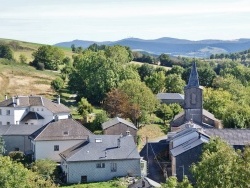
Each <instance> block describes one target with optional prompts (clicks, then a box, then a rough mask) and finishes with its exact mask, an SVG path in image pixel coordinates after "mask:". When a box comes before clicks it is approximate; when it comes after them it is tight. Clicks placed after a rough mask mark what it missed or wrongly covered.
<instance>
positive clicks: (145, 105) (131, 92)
mask: <svg viewBox="0 0 250 188" xmlns="http://www.w3.org/2000/svg"><path fill="white" fill-rule="evenodd" d="M118 89H119V90H121V91H122V92H124V93H125V94H126V95H127V96H128V97H129V102H130V104H131V107H132V110H130V118H131V121H133V123H134V124H136V123H137V122H135V121H137V119H136V120H135V119H133V118H132V116H131V113H135V112H136V113H137V112H138V110H139V114H142V112H146V113H152V112H153V111H154V110H155V107H156V105H157V103H158V100H157V99H156V97H155V95H154V94H153V93H152V91H151V90H150V89H149V88H148V87H147V86H146V85H145V83H143V82H140V81H138V80H124V81H123V82H121V83H120V84H119V86H118ZM136 117H137V116H136Z"/></svg>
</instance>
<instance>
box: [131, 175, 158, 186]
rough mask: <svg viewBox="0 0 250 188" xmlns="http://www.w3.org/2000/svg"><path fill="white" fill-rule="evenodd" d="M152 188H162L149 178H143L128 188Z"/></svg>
mask: <svg viewBox="0 0 250 188" xmlns="http://www.w3.org/2000/svg"><path fill="white" fill-rule="evenodd" d="M142 187H143V188H152V187H161V184H159V183H157V182H155V181H154V180H151V179H149V178H148V177H142V178H141V179H139V180H138V181H136V182H135V183H133V184H130V185H129V186H128V188H142Z"/></svg>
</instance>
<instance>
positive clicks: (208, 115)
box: [202, 109, 218, 121]
mask: <svg viewBox="0 0 250 188" xmlns="http://www.w3.org/2000/svg"><path fill="white" fill-rule="evenodd" d="M202 113H203V115H204V116H206V117H208V118H210V119H212V120H217V121H218V119H217V118H215V117H214V115H213V114H212V113H210V112H209V111H207V110H205V109H202Z"/></svg>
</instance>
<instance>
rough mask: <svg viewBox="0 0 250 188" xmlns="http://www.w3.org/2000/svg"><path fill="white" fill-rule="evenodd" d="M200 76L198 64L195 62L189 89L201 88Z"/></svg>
mask: <svg viewBox="0 0 250 188" xmlns="http://www.w3.org/2000/svg"><path fill="white" fill-rule="evenodd" d="M199 86H200V84H199V76H198V72H197V68H196V63H195V62H194V63H193V65H192V68H191V73H190V76H189V80H188V85H187V87H199Z"/></svg>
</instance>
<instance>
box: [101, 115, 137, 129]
mask: <svg viewBox="0 0 250 188" xmlns="http://www.w3.org/2000/svg"><path fill="white" fill-rule="evenodd" d="M118 123H123V124H125V125H127V126H129V127H131V128H133V129H136V130H137V128H136V127H135V125H134V124H133V123H131V122H129V121H127V120H125V119H122V118H119V117H115V118H113V119H110V120H109V121H106V122H104V123H103V124H102V129H103V130H104V129H107V128H109V127H111V126H114V125H116V124H118Z"/></svg>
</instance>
